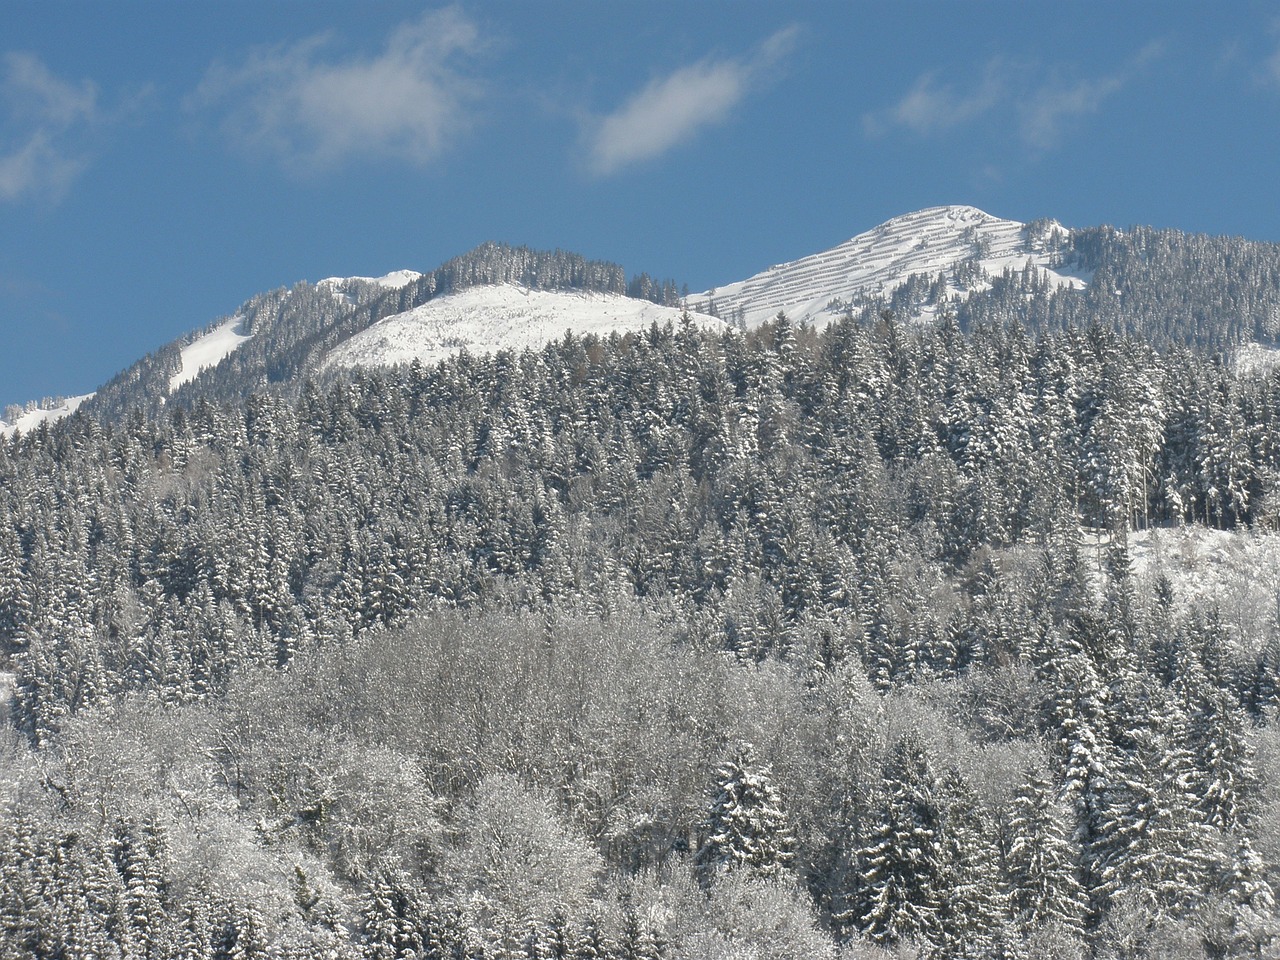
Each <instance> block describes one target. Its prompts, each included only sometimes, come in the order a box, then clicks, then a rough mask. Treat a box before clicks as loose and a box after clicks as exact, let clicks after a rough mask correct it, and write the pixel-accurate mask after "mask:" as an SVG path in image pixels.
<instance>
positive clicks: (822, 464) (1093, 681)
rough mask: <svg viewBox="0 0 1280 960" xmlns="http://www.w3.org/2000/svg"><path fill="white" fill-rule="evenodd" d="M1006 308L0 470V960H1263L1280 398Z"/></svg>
mask: <svg viewBox="0 0 1280 960" xmlns="http://www.w3.org/2000/svg"><path fill="white" fill-rule="evenodd" d="M1166 239H1167V238H1166ZM1096 242H1097V245H1098V246H1099V247H1100V248H1101V247H1104V246H1105V245H1106V244H1107V243H1114V244H1121V243H1129V244H1138V243H1147V242H1150V243H1157V242H1160V237H1159V236H1157V235H1154V234H1153V235H1148V236H1145V237H1144V236H1143V235H1139V234H1134V235H1131V236H1130V238H1129V239H1126V240H1123V241H1121V240H1105V241H1104V239H1097V241H1096ZM1104 252H1105V251H1104ZM1175 253H1177V251H1175ZM1186 255H1187V256H1196V255H1198V254H1197V252H1196V251H1195V250H1192V251H1190V252H1189V253H1187V254H1186ZM1098 256H1099V257H1100V256H1102V254H1101V253H1099V254H1098ZM1206 262H1209V261H1208V260H1206ZM1093 266H1094V267H1095V268H1096V269H1098V270H1100V271H1106V270H1107V269H1109V268H1108V267H1106V266H1105V264H1103V265H1100V266H1099V265H1093ZM1263 267H1266V264H1263ZM1206 269H1208V268H1206ZM1259 269H1262V267H1259ZM1147 276H1148V278H1149V281H1150V289H1157V288H1162V284H1161V281H1160V279H1159V275H1158V273H1157V272H1155V271H1154V270H1149V271H1148V274H1147ZM1135 277H1139V274H1138V272H1136V271H1134V272H1131V273H1130V274H1129V280H1125V279H1124V278H1121V279H1117V280H1112V279H1111V278H1108V282H1107V284H1105V285H1104V284H1097V283H1095V287H1098V288H1099V289H1102V288H1103V287H1104V286H1105V287H1106V289H1107V290H1111V289H1124V290H1126V291H1127V290H1131V289H1138V286H1135V285H1137V284H1138V280H1135V279H1133V278H1135ZM1139 279H1140V277H1139ZM605 280H607V281H608V283H609V284H614V285H617V284H621V283H622V280H621V275H620V274H619V275H618V276H616V277H615V276H613V275H612V274H609V275H608V276H607V277H605ZM600 282H604V281H603V280H602V281H600ZM1030 282H1031V278H1027V279H1026V283H1030ZM1021 283H1023V280H1022V279H1020V278H1019V277H1018V276H1015V275H1009V276H1006V277H1005V278H1004V280H1003V282H1002V284H997V287H996V290H995V292H994V295H993V297H991V298H988V299H987V300H985V301H983V302H982V304H984V305H975V306H974V307H972V308H970V309H969V311H968V312H967V313H966V314H965V315H964V316H963V317H962V318H960V320H957V319H955V318H951V317H946V318H944V319H943V320H941V321H940V322H938V323H936V324H929V325H923V326H922V325H917V324H909V323H904V322H900V321H898V320H896V319H895V315H894V313H892V312H890V311H880V310H866V311H863V312H861V313H854V312H853V311H851V312H850V314H849V316H848V317H846V319H845V320H843V321H841V322H839V323H835V324H833V325H831V326H829V327H827V328H826V329H824V330H823V331H821V332H820V333H819V332H815V331H814V330H811V329H809V328H807V327H804V326H794V325H793V324H792V323H790V322H789V321H788V320H787V319H786V318H785V317H782V318H779V319H778V320H776V321H775V322H772V323H769V324H766V325H764V326H763V327H761V328H759V329H757V330H753V331H751V332H748V333H743V332H737V331H734V332H728V333H712V332H708V331H706V330H703V329H700V328H699V327H697V326H695V325H694V324H693V323H686V324H684V325H682V326H677V327H674V328H673V327H670V326H669V327H666V328H659V327H656V326H655V327H653V328H652V329H650V330H649V331H648V332H647V333H644V334H640V335H635V334H631V335H627V336H616V335H615V336H613V337H610V338H607V339H601V338H594V337H588V338H580V337H576V336H574V335H571V334H570V335H566V336H565V337H564V338H563V339H562V340H560V341H558V342H556V343H554V344H552V345H549V346H547V347H546V348H544V349H542V350H539V351H529V352H525V353H522V354H513V353H509V352H508V353H500V354H497V355H495V356H486V357H474V356H468V355H465V354H463V355H460V356H458V357H456V358H454V359H452V360H449V361H447V362H444V363H442V364H440V365H438V366H435V367H423V366H420V365H416V364H415V365H414V366H411V367H403V368H397V369H392V370H386V371H377V372H357V373H354V374H344V375H341V376H339V375H332V376H328V377H322V378H316V379H311V380H307V381H306V382H305V383H303V384H302V385H301V386H300V387H299V388H298V389H297V390H296V391H294V392H293V393H289V394H283V393H281V392H278V391H270V390H265V389H264V390H262V391H260V392H257V393H255V394H254V395H253V396H251V397H249V398H248V399H246V400H244V401H242V402H229V401H225V402H224V401H220V400H214V399H209V398H205V397H200V396H194V397H193V398H192V399H191V401H190V402H188V403H170V404H167V405H164V406H163V407H161V408H160V409H158V410H157V411H156V412H155V414H154V415H152V416H143V415H142V414H140V413H135V414H131V415H122V416H120V417H118V418H115V419H111V418H104V419H102V420H99V419H95V418H94V417H93V416H92V415H91V414H88V413H81V414H78V415H76V416H74V417H72V418H70V419H68V420H67V421H64V422H63V423H61V424H59V425H57V426H56V427H52V428H50V427H41V428H40V429H38V430H36V431H33V432H31V433H29V434H27V435H20V436H19V437H17V438H16V439H14V440H12V441H9V442H0V669H4V670H6V671H8V672H9V673H10V675H11V677H12V684H11V689H9V690H8V691H7V692H6V694H5V695H6V697H7V700H8V707H9V708H10V713H11V718H12V722H11V723H10V724H8V725H7V726H5V727H4V728H3V729H0V810H2V811H3V812H2V814H0V956H3V957H4V958H6V960H7V958H14V960H18V958H55V957H56V958H85V960H87V958H117V957H118V958H139V960H142V958H145V960H158V958H170V957H173V958H179V957H180V958H183V960H206V958H218V960H231V958H237V960H241V958H243V960H250V958H265V957H271V958H281V960H285V958H325V957H333V958H347V957H352V958H356V957H358V958H369V960H393V958H397V960H398V958H411V957H412V958H417V960H428V958H430V960H445V958H449V960H464V958H466V960H482V958H483V960H489V958H516V957H518V958H528V960H546V958H561V960H565V958H582V960H585V958H594V960H603V958H610V960H613V958H617V960H621V958H627V960H658V958H662V960H684V958H688V960H715V958H725V960H728V958H760V960H766V958H777V960H798V958H836V957H841V958H891V957H900V958H906V957H917V956H919V957H928V958H972V960H983V958H1027V960H1032V958H1061V960H1067V958H1086V957H1098V958H1126V960H1129V958H1133V960H1137V958H1182V957H1186V958H1192V957H1213V958H1225V957H1254V958H1264V957H1273V956H1275V955H1276V951H1277V950H1280V910H1278V908H1277V903H1276V889H1277V888H1276V884H1277V882H1280V715H1278V712H1277V711H1278V710H1280V629H1278V626H1277V622H1276V615H1277V614H1280V604H1278V610H1277V611H1276V613H1269V614H1268V615H1266V616H1262V617H1257V618H1253V619H1252V620H1244V619H1241V618H1238V617H1233V616H1231V615H1230V611H1226V610H1224V609H1222V608H1221V606H1220V604H1219V603H1217V601H1216V598H1213V597H1209V598H1203V597H1201V596H1200V595H1198V594H1195V593H1194V592H1191V591H1187V590H1186V589H1184V585H1183V584H1180V583H1178V582H1176V581H1174V580H1172V579H1169V578H1165V577H1161V578H1157V579H1156V580H1155V581H1154V582H1151V581H1150V580H1149V579H1148V578H1143V577H1140V576H1138V575H1137V572H1136V568H1135V564H1134V561H1133V558H1132V556H1131V552H1130V541H1131V538H1132V537H1133V536H1135V535H1136V534H1137V533H1138V532H1142V531H1149V530H1151V529H1153V528H1171V527H1178V526H1182V525H1200V526H1204V527H1210V528H1217V529H1223V530H1232V531H1235V532H1236V535H1238V536H1241V537H1257V536H1264V535H1265V533H1266V531H1269V530H1271V529H1273V528H1274V527H1275V526H1276V525H1277V523H1280V372H1268V371H1267V370H1265V369H1264V370H1258V371H1249V370H1245V369H1237V368H1236V367H1234V366H1232V365H1231V364H1229V363H1227V362H1225V361H1224V360H1223V358H1222V357H1221V356H1220V355H1216V354H1214V353H1212V352H1211V351H1209V350H1205V349H1192V348H1191V347H1189V346H1187V345H1185V344H1184V343H1183V342H1182V341H1183V339H1185V338H1182V337H1181V336H1180V335H1171V336H1169V337H1166V338H1157V337H1153V336H1151V335H1150V333H1149V331H1147V330H1145V329H1140V325H1136V324H1128V325H1126V324H1125V323H1123V322H1118V321H1116V322H1112V320H1114V318H1112V320H1108V321H1107V322H1094V323H1088V324H1077V323H1076V322H1075V319H1076V318H1074V317H1073V316H1070V315H1065V314H1064V313H1063V312H1062V310H1059V309H1058V308H1056V307H1054V306H1053V305H1054V304H1055V303H1057V304H1063V303H1066V302H1067V301H1066V300H1062V299H1058V298H1057V297H1054V296H1050V295H1049V294H1048V293H1047V292H1046V291H1040V292H1039V293H1038V294H1036V295H1035V296H1033V297H1032V298H1031V299H1030V300H1028V297H1027V291H1026V290H1025V289H1023V288H1022V287H1020V286H1019V284H1021ZM664 289H665V291H666V292H665V293H664V292H663V291H664ZM655 291H656V292H657V295H659V296H663V297H665V296H667V295H668V294H670V292H671V291H670V288H669V287H665V288H664V286H662V285H654V284H650V287H649V288H648V292H649V293H654V292H655ZM1031 292H1032V293H1033V294H1034V293H1035V291H1031ZM1090 295H1091V296H1093V294H1090ZM1001 296H1004V297H1006V300H1007V303H1010V304H1012V303H1014V302H1015V301H1016V302H1019V303H1022V304H1027V303H1030V304H1031V306H1030V307H1028V308H1027V309H1028V310H1033V311H1034V310H1036V309H1039V306H1038V305H1044V309H1045V310H1046V311H1048V312H1047V313H1046V315H1045V317H1043V318H1041V319H1040V320H1037V321H1036V322H1035V323H1031V324H1027V325H1022V324H1020V323H1018V322H1017V321H1016V318H1013V319H1012V320H1011V319H1010V318H1009V317H1008V316H1005V315H1004V314H1003V313H1002V308H1001V306H1000V304H1001V303H1002V302H1005V301H1001V300H1000V297H1001ZM1098 296H1101V294H1099V295H1098ZM1174 299H1175V298H1173V297H1172V296H1171V297H1170V298H1169V299H1167V300H1166V301H1160V303H1161V304H1163V307H1162V309H1167V310H1168V311H1169V316H1170V317H1171V318H1172V320H1171V322H1177V323H1182V322H1183V321H1182V320H1179V319H1178V317H1179V316H1181V315H1180V314H1177V310H1178V306H1177V303H1176V302H1174ZM1146 302H1147V304H1148V305H1149V306H1150V304H1152V303H1153V302H1155V301H1151V300H1147V301H1146ZM1062 309H1067V308H1065V307H1064V308H1062ZM1071 309H1076V308H1074V307H1072V308H1071ZM1153 310H1154V308H1153ZM1241 310H1242V311H1243V313H1242V315H1244V314H1249V315H1252V313H1251V312H1250V311H1252V310H1253V307H1252V306H1250V305H1248V304H1245V306H1243V307H1241ZM981 311H985V313H982V312H981ZM1153 315H1154V313H1153ZM961 320H963V322H960V321H961ZM1185 322H1186V323H1187V324H1191V325H1194V323H1195V314H1194V311H1191V310H1188V311H1186V321H1185ZM1259 322H1261V321H1259ZM1126 326H1128V327H1130V328H1131V329H1126ZM1188 329H1190V327H1188ZM322 333H323V331H321V334H322ZM264 362H265V361H264Z"/></svg>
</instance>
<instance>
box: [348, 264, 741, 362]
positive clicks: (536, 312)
mask: <svg viewBox="0 0 1280 960" xmlns="http://www.w3.org/2000/svg"><path fill="white" fill-rule="evenodd" d="M681 317H682V311H681V310H680V309H679V308H676V307H665V306H660V305H659V304H656V303H651V302H650V301H648V300H637V299H635V298H633V297H624V296H621V295H619V294H616V293H595V292H590V291H585V290H534V289H530V288H528V287H523V286H520V285H518V284H513V283H499V284H490V285H483V286H475V287H466V288H464V289H461V290H458V291H455V292H454V293H450V294H447V295H445V296H442V297H437V298H435V299H433V300H429V301H427V302H426V303H424V304H422V305H421V306H419V307H415V308H414V309H412V310H409V311H406V312H405V313H398V314H395V315H394V316H390V317H386V318H385V319H383V320H380V321H379V322H378V323H375V324H374V325H373V326H371V327H369V328H368V329H366V330H363V331H361V332H360V333H357V334H356V335H355V336H353V337H351V338H350V339H349V340H346V341H345V342H343V343H341V344H339V345H338V346H337V347H336V348H335V349H334V350H333V352H332V353H330V354H329V356H328V358H327V359H326V361H325V364H324V365H325V368H326V369H335V368H346V367H377V366H391V365H395V364H399V363H409V362H411V361H413V360H415V359H416V360H421V361H422V362H424V363H434V362H436V361H439V360H443V359H445V358H446V357H449V356H452V355H453V354H456V353H458V352H460V351H462V350H464V349H465V350H466V351H467V352H469V353H473V354H487V353H496V352H498V351H499V350H522V349H524V348H526V347H534V348H536V347H541V346H543V345H545V344H547V343H549V342H551V341H552V340H558V339H559V338H561V337H563V336H564V334H565V331H568V330H572V331H573V332H574V333H575V334H577V335H579V336H582V335H586V334H592V333H594V334H598V335H600V336H605V335H608V334H610V333H615V332H616V333H626V332H628V331H640V330H645V329H648V327H649V326H650V325H651V324H653V323H658V324H665V323H667V322H672V323H677V322H679V321H680V319H681ZM696 319H698V320H699V322H700V323H701V325H703V326H713V327H719V326H721V325H722V324H721V321H719V320H716V319H713V318H711V317H705V316H704V317H697V318H696Z"/></svg>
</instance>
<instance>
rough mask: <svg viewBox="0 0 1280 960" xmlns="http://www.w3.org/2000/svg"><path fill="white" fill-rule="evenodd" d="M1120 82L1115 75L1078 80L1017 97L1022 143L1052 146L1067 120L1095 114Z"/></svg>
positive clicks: (1121, 84)
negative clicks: (1018, 98) (1023, 96)
mask: <svg viewBox="0 0 1280 960" xmlns="http://www.w3.org/2000/svg"><path fill="white" fill-rule="evenodd" d="M1124 83H1125V81H1124V78H1122V77H1119V76H1111V77H1101V78H1099V79H1096V80H1080V81H1078V82H1076V83H1073V84H1070V85H1068V86H1060V87H1059V86H1047V87H1043V88H1041V89H1039V90H1036V91H1034V92H1033V93H1032V94H1031V95H1029V96H1027V97H1025V98H1021V99H1020V100H1019V103H1018V112H1019V114H1020V115H1021V118H1022V119H1021V125H1020V130H1021V133H1022V139H1023V141H1025V142H1026V143H1027V144H1028V145H1029V146H1032V147H1036V148H1038V149H1041V150H1048V149H1049V148H1051V147H1054V146H1056V145H1057V144H1058V142H1059V139H1060V138H1061V136H1062V131H1063V128H1064V126H1065V125H1066V123H1067V122H1068V121H1070V120H1072V119H1075V118H1076V117H1082V116H1084V115H1085V114H1089V113H1097V112H1098V108H1099V107H1101V106H1102V102H1103V101H1104V100H1105V99H1106V98H1107V97H1109V96H1111V94H1113V93H1115V92H1116V91H1117V90H1119V89H1120V88H1121V87H1123V86H1124Z"/></svg>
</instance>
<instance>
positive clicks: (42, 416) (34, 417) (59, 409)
mask: <svg viewBox="0 0 1280 960" xmlns="http://www.w3.org/2000/svg"><path fill="white" fill-rule="evenodd" d="M92 396H93V394H92V393H86V394H82V395H81V396H78V397H68V398H66V399H64V400H62V401H61V402H59V403H56V404H51V405H48V406H43V407H36V408H34V409H31V410H27V411H25V412H24V413H23V414H22V416H20V417H18V418H17V419H15V420H14V421H13V422H12V423H6V422H5V421H4V420H0V436H3V437H6V438H8V437H12V436H13V435H14V433H16V432H17V431H19V430H21V431H22V432H23V433H30V432H31V431H32V430H34V429H35V428H36V427H38V426H40V424H42V423H50V424H53V423H56V422H57V421H59V420H61V419H62V418H63V417H69V416H70V415H71V414H73V413H75V412H76V411H77V410H78V409H80V405H81V404H82V403H84V402H85V401H86V400H88V399H89V398H90V397H92Z"/></svg>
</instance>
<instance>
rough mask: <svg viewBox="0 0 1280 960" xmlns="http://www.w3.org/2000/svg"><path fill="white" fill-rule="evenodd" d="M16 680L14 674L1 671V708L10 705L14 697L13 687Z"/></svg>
mask: <svg viewBox="0 0 1280 960" xmlns="http://www.w3.org/2000/svg"><path fill="white" fill-rule="evenodd" d="M16 679H17V678H16V677H15V676H14V675H13V674H12V673H6V672H5V671H3V670H0V706H3V705H4V704H6V703H8V702H9V700H10V699H11V698H12V697H13V685H14V681H15V680H16Z"/></svg>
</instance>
